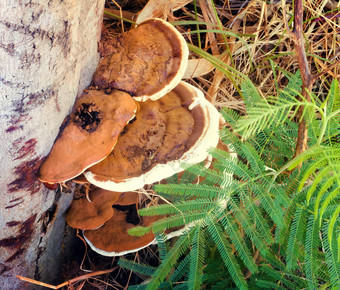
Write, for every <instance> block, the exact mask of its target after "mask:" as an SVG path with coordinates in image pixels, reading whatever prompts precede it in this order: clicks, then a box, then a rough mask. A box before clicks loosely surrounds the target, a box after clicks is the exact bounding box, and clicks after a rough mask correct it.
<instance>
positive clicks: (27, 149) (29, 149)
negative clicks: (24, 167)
mask: <svg viewBox="0 0 340 290" xmlns="http://www.w3.org/2000/svg"><path fill="white" fill-rule="evenodd" d="M19 144H20V145H21V142H20V141H18V143H16V142H15V143H14V144H13V146H18V147H19V146H20V145H19ZM36 145H37V140H36V139H29V140H28V141H26V142H25V143H24V144H22V145H21V146H20V148H18V149H17V152H16V155H17V157H16V158H14V160H18V159H22V158H25V157H28V156H32V155H34V154H35V146H36Z"/></svg>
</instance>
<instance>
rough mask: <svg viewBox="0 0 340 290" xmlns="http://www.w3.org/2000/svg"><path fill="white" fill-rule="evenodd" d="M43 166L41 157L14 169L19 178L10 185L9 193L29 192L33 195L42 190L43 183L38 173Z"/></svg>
mask: <svg viewBox="0 0 340 290" xmlns="http://www.w3.org/2000/svg"><path fill="white" fill-rule="evenodd" d="M40 164H41V159H40V158H39V157H37V158H35V159H32V160H29V161H24V162H22V163H21V164H19V165H18V166H16V167H15V168H14V174H15V175H16V176H17V178H16V179H15V180H14V181H12V182H11V183H10V184H8V191H9V192H17V191H21V190H25V191H29V192H30V193H31V194H34V193H37V192H38V191H39V190H40V187H41V183H40V181H39V180H38V172H39V167H40Z"/></svg>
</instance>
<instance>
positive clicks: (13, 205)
mask: <svg viewBox="0 0 340 290" xmlns="http://www.w3.org/2000/svg"><path fill="white" fill-rule="evenodd" d="M23 202H24V201H23V200H22V201H20V202H18V203H15V204H11V205H8V206H6V207H5V209H9V208H13V207H16V206H17V205H19V204H20V203H23Z"/></svg>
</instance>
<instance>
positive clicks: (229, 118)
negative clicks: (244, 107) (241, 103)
mask: <svg viewBox="0 0 340 290" xmlns="http://www.w3.org/2000/svg"><path fill="white" fill-rule="evenodd" d="M220 113H221V115H222V117H223V118H224V120H226V122H228V123H229V124H230V125H233V124H234V123H235V122H236V121H237V120H238V119H239V118H240V115H239V114H238V113H237V112H236V111H234V110H231V109H229V108H227V107H225V108H223V109H222V110H220Z"/></svg>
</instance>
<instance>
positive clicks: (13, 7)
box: [0, 0, 104, 289]
mask: <svg viewBox="0 0 340 290" xmlns="http://www.w3.org/2000/svg"><path fill="white" fill-rule="evenodd" d="M103 7H104V0H97V1H95V0H93V1H87V0H64V1H63V0H49V1H48V0H27V1H25V0H1V2H0V63H1V66H0V92H1V96H0V133H1V137H2V140H1V142H0V156H1V162H0V289H26V288H27V289H37V287H36V286H33V285H29V284H25V283H22V282H20V281H19V280H18V279H17V278H16V275H22V276H26V277H29V278H32V279H38V280H41V281H44V282H49V281H51V280H53V279H54V277H55V275H56V272H57V271H58V269H59V265H58V264H59V261H60V260H59V259H60V256H59V255H60V249H61V243H62V235H63V230H64V220H63V219H64V212H65V210H66V208H67V206H68V204H69V203H70V200H71V199H72V197H71V194H70V193H63V192H62V193H61V194H56V192H55V191H51V190H47V189H46V188H45V187H44V186H43V185H42V184H41V183H40V182H39V181H38V180H37V173H38V169H39V166H40V164H41V161H42V160H43V158H44V156H46V155H47V153H48V152H49V150H50V148H51V147H52V145H53V142H54V140H55V138H56V136H57V134H58V131H59V126H60V124H61V123H62V121H63V119H64V117H65V116H66V115H67V114H68V113H69V111H70V108H71V107H72V105H73V103H74V100H75V98H76V96H77V94H79V93H80V92H81V91H82V89H83V88H84V87H85V86H87V85H88V84H89V82H90V80H91V77H92V74H93V72H94V69H95V67H96V65H97V62H98V52H97V42H98V41H99V37H100V28H101V20H102V19H101V16H102V12H103Z"/></svg>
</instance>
